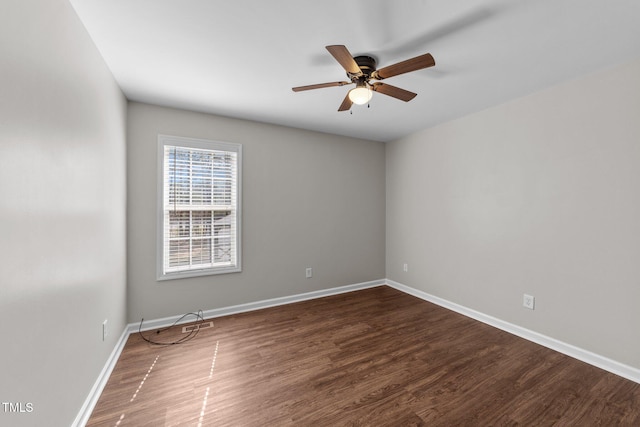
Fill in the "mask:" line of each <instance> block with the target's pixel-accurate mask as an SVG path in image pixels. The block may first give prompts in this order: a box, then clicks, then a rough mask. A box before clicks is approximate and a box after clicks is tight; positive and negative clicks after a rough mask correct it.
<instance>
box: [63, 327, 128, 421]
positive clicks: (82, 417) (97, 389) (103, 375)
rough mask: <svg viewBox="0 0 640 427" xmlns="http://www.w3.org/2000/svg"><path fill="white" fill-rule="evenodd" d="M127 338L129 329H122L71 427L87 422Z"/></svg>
mask: <svg viewBox="0 0 640 427" xmlns="http://www.w3.org/2000/svg"><path fill="white" fill-rule="evenodd" d="M127 338H129V331H128V330H127V328H125V329H124V331H122V335H120V338H119V339H118V342H117V343H116V346H115V347H114V348H113V351H112V352H111V354H110V355H109V358H108V359H107V363H105V365H104V367H103V368H102V371H101V372H100V375H98V379H97V380H96V382H95V383H94V384H93V387H92V388H91V391H90V392H89V396H87V398H86V399H85V401H84V404H83V405H82V408H80V412H78V415H77V416H76V419H75V420H74V421H73V424H71V426H72V427H82V426H84V425H86V424H87V421H89V417H90V416H91V413H92V412H93V408H95V406H96V403H98V399H99V398H100V395H101V394H102V390H104V386H105V385H107V381H108V380H109V377H110V376H111V372H113V368H115V366H116V363H117V362H118V359H119V358H120V354H121V353H122V350H123V349H124V345H125V343H126V342H127Z"/></svg>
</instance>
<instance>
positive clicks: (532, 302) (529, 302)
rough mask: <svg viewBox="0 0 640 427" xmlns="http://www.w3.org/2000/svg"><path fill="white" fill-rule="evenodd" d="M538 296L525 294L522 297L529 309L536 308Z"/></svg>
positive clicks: (524, 304)
mask: <svg viewBox="0 0 640 427" xmlns="http://www.w3.org/2000/svg"><path fill="white" fill-rule="evenodd" d="M535 304H536V298H535V297H534V296H531V295H527V294H524V295H523V297H522V305H523V306H524V307H526V308H528V309H529V310H533V309H534V308H535Z"/></svg>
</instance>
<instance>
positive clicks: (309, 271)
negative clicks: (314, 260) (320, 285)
mask: <svg viewBox="0 0 640 427" xmlns="http://www.w3.org/2000/svg"><path fill="white" fill-rule="evenodd" d="M304 274H305V277H306V278H307V279H311V278H312V277H313V268H311V267H307V269H306V270H305V272H304Z"/></svg>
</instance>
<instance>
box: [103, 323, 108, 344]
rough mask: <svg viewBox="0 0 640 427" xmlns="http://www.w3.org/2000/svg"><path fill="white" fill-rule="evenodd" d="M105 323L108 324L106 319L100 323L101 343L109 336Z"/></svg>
mask: <svg viewBox="0 0 640 427" xmlns="http://www.w3.org/2000/svg"><path fill="white" fill-rule="evenodd" d="M107 322H108V319H104V322H102V341H104V340H105V338H107V335H109V329H108V328H107Z"/></svg>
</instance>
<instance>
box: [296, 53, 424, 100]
mask: <svg viewBox="0 0 640 427" xmlns="http://www.w3.org/2000/svg"><path fill="white" fill-rule="evenodd" d="M326 48H327V50H328V51H329V53H330V54H331V55H333V57H334V58H335V59H336V61H338V63H339V64H340V65H342V68H344V69H345V71H346V72H347V77H349V80H351V81H348V82H346V81H343V82H330V83H320V84H315V85H308V86H298V87H294V88H292V90H293V91H294V92H301V91H304V90H310V89H320V88H324V87H333V86H344V85H348V84H355V85H356V87H355V88H353V89H351V90H350V91H349V92H348V93H347V96H345V98H344V101H342V104H341V105H340V108H338V111H347V110H350V109H351V106H352V105H353V104H357V105H363V104H366V103H368V102H369V100H370V99H371V97H372V96H373V92H379V93H382V94H383V95H388V96H391V97H393V98H396V99H399V100H401V101H405V102H408V101H411V100H412V99H413V98H415V97H416V95H417V94H416V93H413V92H409V91H408V90H404V89H401V88H399V87H395V86H391V85H389V84H386V83H381V82H379V81H376V82H371V80H384V79H387V78H389V77H393V76H397V75H400V74H404V73H408V72H411V71H416V70H421V69H423V68H428V67H433V66H434V65H436V62H435V60H434V59H433V56H431V54H430V53H425V54H424V55H420V56H416V57H415V58H411V59H407V60H406V61H402V62H398V63H396V64H393V65H389V66H387V67H384V68H381V69H379V70H376V60H375V58H372V57H371V56H366V55H364V56H355V57H354V56H352V55H351V53H349V50H348V49H347V48H346V46H343V45H331V46H326Z"/></svg>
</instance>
